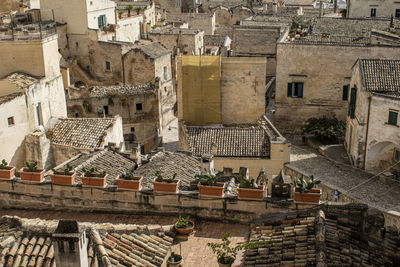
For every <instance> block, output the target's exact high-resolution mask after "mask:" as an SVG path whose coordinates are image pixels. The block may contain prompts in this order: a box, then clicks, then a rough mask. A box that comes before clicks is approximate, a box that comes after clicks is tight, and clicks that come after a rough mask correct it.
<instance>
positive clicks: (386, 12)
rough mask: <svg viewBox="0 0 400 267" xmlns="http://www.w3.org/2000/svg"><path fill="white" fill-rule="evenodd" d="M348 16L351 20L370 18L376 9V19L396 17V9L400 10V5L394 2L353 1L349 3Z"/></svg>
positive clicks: (389, 0)
mask: <svg viewBox="0 0 400 267" xmlns="http://www.w3.org/2000/svg"><path fill="white" fill-rule="evenodd" d="M347 6H348V8H347V14H348V17H349V18H363V17H364V18H365V17H366V18H369V17H371V8H376V17H386V18H390V16H393V17H394V16H395V14H396V9H400V3H399V2H397V1H393V0H383V1H375V0H351V1H348V3H347Z"/></svg>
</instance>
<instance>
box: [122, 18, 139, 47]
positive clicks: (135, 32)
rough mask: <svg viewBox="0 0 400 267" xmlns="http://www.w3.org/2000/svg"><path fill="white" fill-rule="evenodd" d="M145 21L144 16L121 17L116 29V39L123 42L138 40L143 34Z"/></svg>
mask: <svg viewBox="0 0 400 267" xmlns="http://www.w3.org/2000/svg"><path fill="white" fill-rule="evenodd" d="M142 23H143V17H142V16H132V17H129V18H128V17H127V18H124V19H119V20H118V22H117V29H116V40H117V41H122V42H132V43H134V42H136V41H138V40H139V39H140V38H141V36H140V32H141V27H142Z"/></svg>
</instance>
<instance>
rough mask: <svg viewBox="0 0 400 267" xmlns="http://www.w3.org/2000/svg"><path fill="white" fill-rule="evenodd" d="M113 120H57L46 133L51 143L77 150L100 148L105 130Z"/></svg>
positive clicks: (110, 125)
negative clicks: (76, 148) (77, 148)
mask: <svg viewBox="0 0 400 267" xmlns="http://www.w3.org/2000/svg"><path fill="white" fill-rule="evenodd" d="M113 123H114V119H108V118H73V119H72V118H68V119H59V121H58V122H57V123H56V125H55V126H54V127H53V128H52V129H51V130H50V131H49V132H48V138H49V139H50V140H51V142H53V143H56V144H61V145H66V146H73V147H79V148H89V149H90V148H96V147H101V146H102V144H103V141H104V140H103V139H104V137H105V135H106V131H107V129H109V128H110V127H112V125H113Z"/></svg>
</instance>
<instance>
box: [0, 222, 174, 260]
mask: <svg viewBox="0 0 400 267" xmlns="http://www.w3.org/2000/svg"><path fill="white" fill-rule="evenodd" d="M0 221H1V222H2V224H1V225H0V266H4V267H12V266H21V267H22V266H24V267H25V266H29V267H45V266H46V267H55V266H56V259H55V251H54V245H53V242H54V241H53V238H52V234H53V233H54V229H55V227H56V226H57V221H45V220H39V219H33V220H31V219H20V218H18V217H9V216H5V217H3V218H1V219H0ZM15 223H17V224H19V225H18V226H15V225H13V224H15ZM80 225H83V228H84V230H83V231H86V236H87V237H88V240H89V242H88V251H87V252H88V266H89V267H98V266H106V267H112V266H151V267H156V266H161V265H162V264H163V262H164V259H165V256H166V255H167V253H168V250H169V247H170V246H171V245H172V241H173V231H172V228H173V227H172V226H160V225H148V226H146V225H144V226H142V225H141V226H138V225H109V224H92V223H81V224H80Z"/></svg>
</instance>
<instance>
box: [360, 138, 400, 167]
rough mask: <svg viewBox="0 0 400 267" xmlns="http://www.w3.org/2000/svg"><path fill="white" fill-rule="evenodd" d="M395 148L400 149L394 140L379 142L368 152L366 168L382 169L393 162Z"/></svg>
mask: <svg viewBox="0 0 400 267" xmlns="http://www.w3.org/2000/svg"><path fill="white" fill-rule="evenodd" d="M394 148H398V149H400V146H399V145H396V144H395V143H393V142H390V141H386V142H379V143H377V144H375V145H373V146H371V147H370V149H369V150H368V153H367V158H366V164H365V169H366V170H369V171H381V170H384V169H386V168H387V167H389V166H390V165H391V164H393V163H394V162H393V153H394Z"/></svg>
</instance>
